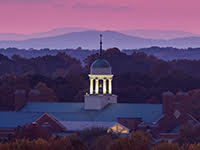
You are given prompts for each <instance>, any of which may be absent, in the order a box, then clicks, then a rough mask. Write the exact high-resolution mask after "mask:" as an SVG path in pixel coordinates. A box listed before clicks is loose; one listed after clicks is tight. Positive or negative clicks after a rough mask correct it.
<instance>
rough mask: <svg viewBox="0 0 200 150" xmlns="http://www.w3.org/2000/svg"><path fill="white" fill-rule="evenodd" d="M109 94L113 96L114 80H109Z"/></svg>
mask: <svg viewBox="0 0 200 150" xmlns="http://www.w3.org/2000/svg"><path fill="white" fill-rule="evenodd" d="M108 92H109V94H112V79H108Z"/></svg>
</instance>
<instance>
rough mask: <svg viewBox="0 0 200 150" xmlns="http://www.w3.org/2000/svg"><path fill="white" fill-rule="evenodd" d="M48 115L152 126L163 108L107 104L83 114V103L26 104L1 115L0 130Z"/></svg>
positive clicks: (59, 118)
mask: <svg viewBox="0 0 200 150" xmlns="http://www.w3.org/2000/svg"><path fill="white" fill-rule="evenodd" d="M46 112H47V113H49V114H51V115H52V116H54V117H55V118H56V119H57V120H59V121H98V122H117V118H142V120H143V121H144V122H149V123H152V122H154V121H156V120H158V119H159V118H160V117H161V116H162V104H122V103H121V104H120V103H118V104H110V105H108V106H107V107H106V108H104V109H102V110H96V111H95V110H85V109H84V103H52V102H29V103H27V104H26V105H25V107H24V108H22V109H21V110H20V111H18V112H0V116H4V117H0V128H4V127H7V128H8V127H10V128H15V127H17V126H23V125H25V124H28V123H31V122H33V121H35V120H36V119H38V118H39V117H40V116H41V115H42V114H44V113H46Z"/></svg>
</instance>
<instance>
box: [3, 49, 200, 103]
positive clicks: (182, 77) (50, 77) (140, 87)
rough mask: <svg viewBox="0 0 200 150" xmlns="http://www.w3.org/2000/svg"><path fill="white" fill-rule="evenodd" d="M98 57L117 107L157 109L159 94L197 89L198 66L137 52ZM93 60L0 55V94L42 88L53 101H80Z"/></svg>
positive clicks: (107, 53)
mask: <svg viewBox="0 0 200 150" xmlns="http://www.w3.org/2000/svg"><path fill="white" fill-rule="evenodd" d="M103 57H104V58H105V59H106V60H108V61H109V62H110V64H111V66H112V72H113V74H114V80H113V93H115V94H117V95H118V96H119V102H126V103H127V102H128V103H162V93H163V92H165V91H168V90H170V91H172V92H173V93H176V92H178V91H189V90H193V89H200V69H199V66H200V60H173V61H163V60H160V59H158V58H156V57H155V56H152V55H146V54H145V53H142V52H133V53H132V54H130V55H127V54H126V53H123V52H121V51H120V50H119V49H118V48H111V49H108V50H106V51H103ZM96 59H98V53H95V54H92V55H90V56H88V57H87V58H86V59H85V60H84V63H85V65H84V66H83V65H82V64H81V62H80V61H79V60H77V59H75V58H73V57H71V56H69V55H67V54H66V53H62V52H60V53H58V54H56V55H55V56H52V55H45V56H40V57H36V58H30V59H28V58H23V57H20V56H19V55H13V56H12V58H8V57H7V56H4V55H0V75H1V78H0V93H2V95H4V97H6V95H9V91H14V90H15V89H17V88H18V89H19V88H22V89H23V88H24V89H27V90H30V89H37V88H38V87H39V86H37V85H38V84H40V83H42V84H40V85H44V84H45V86H46V87H47V88H49V89H51V91H53V92H52V93H54V94H55V95H54V96H55V97H56V99H57V100H58V101H61V102H74V101H76V102H80V101H83V96H84V94H85V93H86V92H89V91H88V90H89V80H88V74H89V67H90V65H91V64H92V62H93V61H94V60H96ZM45 86H43V87H45ZM5 91H8V92H5ZM4 93H5V94H4ZM0 103H3V102H2V99H0Z"/></svg>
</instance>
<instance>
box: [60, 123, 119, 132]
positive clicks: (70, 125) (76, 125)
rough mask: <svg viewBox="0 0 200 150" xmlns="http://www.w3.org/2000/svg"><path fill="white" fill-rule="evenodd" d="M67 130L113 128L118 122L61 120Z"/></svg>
mask: <svg viewBox="0 0 200 150" xmlns="http://www.w3.org/2000/svg"><path fill="white" fill-rule="evenodd" d="M60 123H61V124H62V125H64V126H65V128H66V129H67V131H78V130H79V131H81V130H84V129H89V128H105V129H108V128H111V127H112V126H114V125H115V124H117V122H97V121H61V122H60Z"/></svg>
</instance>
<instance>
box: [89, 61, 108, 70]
mask: <svg viewBox="0 0 200 150" xmlns="http://www.w3.org/2000/svg"><path fill="white" fill-rule="evenodd" d="M110 67H111V65H110V63H109V62H108V61H107V60H105V59H97V60H96V61H94V62H93V63H92V65H91V68H110Z"/></svg>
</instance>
